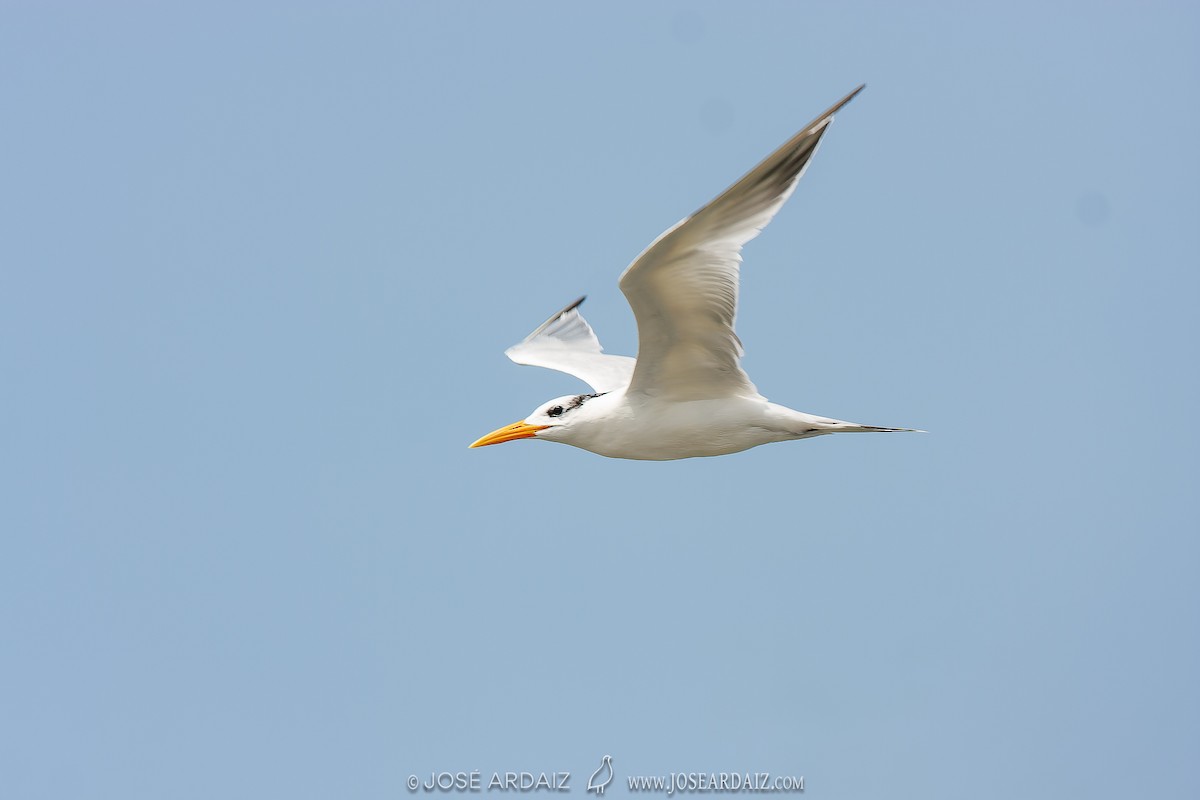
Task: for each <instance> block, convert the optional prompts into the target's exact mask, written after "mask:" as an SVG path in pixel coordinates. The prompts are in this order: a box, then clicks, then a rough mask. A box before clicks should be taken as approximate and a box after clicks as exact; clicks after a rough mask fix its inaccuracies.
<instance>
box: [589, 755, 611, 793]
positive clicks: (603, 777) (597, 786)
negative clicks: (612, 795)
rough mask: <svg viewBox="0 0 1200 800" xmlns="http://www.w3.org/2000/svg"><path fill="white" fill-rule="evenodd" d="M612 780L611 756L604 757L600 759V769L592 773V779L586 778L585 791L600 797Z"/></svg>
mask: <svg viewBox="0 0 1200 800" xmlns="http://www.w3.org/2000/svg"><path fill="white" fill-rule="evenodd" d="M612 779H613V767H612V756H604V757H603V758H601V759H600V767H599V768H598V769H597V770H596V771H595V772H593V773H592V777H590V778H588V785H587V791H589V792H595V793H596V794H599V795H602V794H604V790H605V789H606V788H607V787H608V785H609V784H610V783H612Z"/></svg>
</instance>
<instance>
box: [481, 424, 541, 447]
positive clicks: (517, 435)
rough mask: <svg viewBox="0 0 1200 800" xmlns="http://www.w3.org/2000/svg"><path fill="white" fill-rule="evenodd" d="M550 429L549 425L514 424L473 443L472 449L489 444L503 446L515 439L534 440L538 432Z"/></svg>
mask: <svg viewBox="0 0 1200 800" xmlns="http://www.w3.org/2000/svg"><path fill="white" fill-rule="evenodd" d="M549 427H550V426H549V425H530V424H529V423H527V422H514V423H513V424H512V425H505V426H504V427H503V428H500V429H499V430H495V431H492V432H491V433H489V434H488V435H487V436H484V437H483V438H481V439H476V440H475V441H474V442H472V443H471V447H487V446H488V445H489V444H503V443H504V442H511V441H513V440H514V439H532V438H533V437H534V436H536V435H537V432H538V431H543V430H545V429H546V428H549Z"/></svg>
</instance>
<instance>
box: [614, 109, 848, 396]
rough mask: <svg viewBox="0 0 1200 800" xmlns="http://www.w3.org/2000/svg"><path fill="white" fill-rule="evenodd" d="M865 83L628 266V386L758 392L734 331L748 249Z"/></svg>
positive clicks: (660, 391)
mask: <svg viewBox="0 0 1200 800" xmlns="http://www.w3.org/2000/svg"><path fill="white" fill-rule="evenodd" d="M862 89H863V86H859V87H858V88H857V89H855V90H854V91H853V92H851V93H850V94H848V95H846V96H845V97H844V98H842V99H841V100H839V101H838V102H837V103H835V104H834V105H833V106H832V107H831V108H830V109H829V110H828V111H826V112H825V113H824V114H821V116H819V117H817V118H816V119H815V120H813V121H812V122H811V123H809V125H808V126H806V127H805V128H804V129H803V130H801V131H800V132H799V133H797V134H796V135H795V136H793V137H792V138H791V139H790V140H789V141H788V142H787V143H785V144H784V145H783V146H782V147H780V148H779V149H778V150H776V151H775V152H774V153H772V154H771V155H769V156H767V158H766V159H764V160H763V162H762V163H761V164H759V165H758V166H757V167H755V168H754V169H752V170H751V171H750V172H749V173H747V174H746V175H745V176H744V177H743V178H742V179H741V180H739V181H738V182H737V183H735V184H733V185H732V186H730V187H729V188H728V189H726V190H725V191H724V192H723V193H722V194H721V195H720V196H718V197H717V198H716V199H715V200H713V201H712V202H710V203H709V204H708V205H706V206H704V207H703V208H701V209H700V210H699V211H697V212H696V213H694V214H692V215H691V216H690V217H687V218H685V219H683V220H681V221H680V222H678V223H677V224H676V225H674V226H673V227H671V228H669V229H668V230H667V231H666V232H664V233H663V234H662V235H661V236H659V237H658V238H657V239H655V240H654V242H653V243H651V245H650V246H649V247H648V248H646V250H645V251H644V252H643V253H642V254H641V255H639V256H638V257H637V258H636V259H634V261H633V263H632V264H630V265H629V267H628V268H626V270H625V272H624V273H623V274H622V275H621V280H620V286H621V291H622V292H624V293H625V297H626V298H627V299H628V300H629V305H630V306H631V307H632V308H633V313H634V316H635V317H636V318H637V326H638V357H637V366H636V368H635V369H634V371H633V377H632V379H631V381H630V383H629V392H630V393H635V392H638V393H643V394H646V395H652V396H655V397H661V398H663V399H669V400H675V401H685V400H700V399H709V398H715V397H728V396H735V395H741V396H756V395H757V394H758V392H757V390H756V389H755V388H754V384H753V383H751V382H750V378H749V377H748V376H747V375H746V373H745V372H744V371H743V370H742V368H741V365H740V363H739V361H740V359H741V356H742V345H741V342H740V341H739V340H738V337H737V333H735V332H734V319H735V317H736V316H737V295H738V269H739V264H740V263H741V260H742V257H741V250H742V246H743V245H744V244H746V242H748V241H750V240H751V239H753V238H754V237H755V236H757V235H758V233H759V232H760V231H761V230H762V229H763V228H765V227H766V226H767V223H769V222H770V221H771V218H772V217H774V216H775V213H776V212H777V211H779V209H780V207H781V206H782V205H783V204H784V202H785V201H786V200H787V199H788V197H790V196H791V194H792V192H793V191H794V190H795V188H796V184H797V182H799V180H800V178H801V176H803V174H804V170H805V169H806V168H807V167H808V164H809V161H810V160H811V159H812V157H813V155H814V154H815V153H816V151H817V146H818V145H819V144H820V143H821V137H822V136H824V135H825V131H826V130H827V129H828V127H829V123H830V122H832V121H833V115H834V114H835V113H837V112H838V111H839V110H841V108H842V106H844V105H846V103H848V102H850V100H851V99H853V98H854V96H855V95H856V94H858V93H859V92H860V91H862Z"/></svg>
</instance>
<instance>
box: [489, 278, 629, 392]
mask: <svg viewBox="0 0 1200 800" xmlns="http://www.w3.org/2000/svg"><path fill="white" fill-rule="evenodd" d="M584 299H585V298H583V297H581V298H579V299H578V300H576V301H575V302H574V303H571V304H570V305H569V306H567V307H566V308H564V309H563V310H562V311H559V312H558V313H557V314H555V315H554V316H552V317H550V319H548V320H546V321H545V322H543V323H542V324H541V325H539V326H538V328H537V330H535V331H534V332H533V333H531V334H529V335H528V336H526V337H525V339H524V341H522V342H520V343H519V344H515V345H513V346H512V347H510V348H508V349H507V350H505V351H504V354H505V355H506V356H508V357H509V358H511V359H512V360H513V361H515V362H516V363H518V364H525V365H527V366H531V367H545V368H547V369H554V370H558V371H559V372H565V373H567V374H568V375H574V376H575V377H576V378H579V379H580V380H582V381H583V382H584V383H586V384H588V385H589V386H591V387H592V390H593V391H595V392H610V391H612V390H614V389H620V388H623V387H624V386H626V385H627V384H628V383H629V378H630V376H631V375H633V365H634V359H632V358H630V357H629V356H614V355H608V354H607V353H605V352H604V348H602V347H601V346H600V340H599V339H597V338H596V334H595V332H594V331H593V330H592V326H591V325H588V324H587V320H585V319H584V318H583V315H582V314H580V313H579V306H580V304H581V303H583V301H584Z"/></svg>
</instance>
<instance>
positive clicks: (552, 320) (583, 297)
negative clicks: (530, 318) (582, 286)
mask: <svg viewBox="0 0 1200 800" xmlns="http://www.w3.org/2000/svg"><path fill="white" fill-rule="evenodd" d="M584 300H587V295H586V294H585V295H581V296H580V297H579V299H578V300H576V301H575V302H573V303H571V304H569V305H568V306H567V307H566V308H564V309H563V310H562V311H559V312H558V313H557V314H552V315H551V316H550V319H548V320H546V321H545V322H543V323H542V324H541V325H538V326H537V330H535V331H534V332H533V333H531V334H529V335H528V336H526V337H525V341H527V342H528V341H529V340H530V339H536V338H537V337H538V335H539V334H541V333H542V331H544V330H546V328H548V327H550V326H551V325H553V324H554V323H555V322H557V321H558V320H560V319H562V318H563V317H564V316H565V315H567V314H570V313H571V312H572V311H574V310H575V309H577V308H579V307H580V306H581V305H583V301H584Z"/></svg>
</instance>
